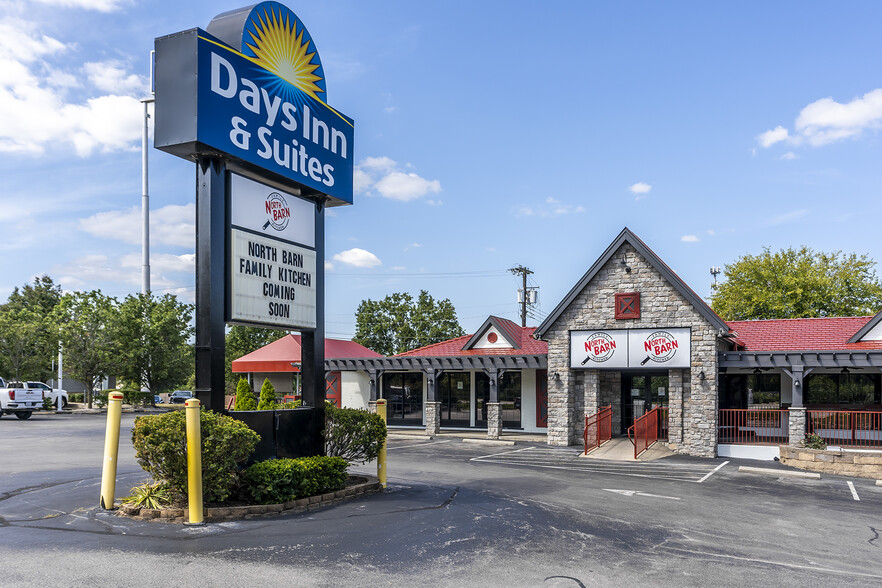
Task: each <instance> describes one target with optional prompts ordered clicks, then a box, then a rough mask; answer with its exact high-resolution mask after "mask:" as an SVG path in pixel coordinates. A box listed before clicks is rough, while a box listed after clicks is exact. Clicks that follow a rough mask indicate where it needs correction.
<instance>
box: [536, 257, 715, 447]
mask: <svg viewBox="0 0 882 588" xmlns="http://www.w3.org/2000/svg"><path fill="white" fill-rule="evenodd" d="M623 255H624V256H626V258H627V265H628V266H630V268H631V271H630V272H626V271H625V268H624V266H623V264H622V263H621V261H622V256H623ZM619 292H640V311H641V316H640V319H637V320H634V319H629V320H621V319H620V320H617V319H616V318H615V294H616V293H619ZM658 327H689V328H691V331H692V357H691V366H692V369H691V370H682V372H683V375H682V380H683V381H682V383H681V390H680V391H678V394H680V395H681V396H680V397H682V423H683V426H682V441H681V442H680V443H679V444H675V445H676V451H678V452H680V453H686V454H689V455H697V456H703V457H713V456H714V455H715V454H716V437H717V414H718V411H717V406H718V404H717V345H718V343H717V333H716V330H715V329H714V328H713V327H712V326H711V325H710V324H709V323H708V322H707V321H706V320H705V319H704V317H703V316H701V314H699V312H698V311H697V310H696V309H695V308H693V307H692V305H691V304H690V303H689V302H688V301H687V300H686V299H685V298H684V297H683V296H682V295H681V294H680V293H679V292H678V291H677V290H676V289H675V288H674V287H673V286H672V285H671V284H669V283H667V282H666V281H665V280H664V279H663V278H662V276H661V274H659V273H658V271H656V270H655V268H653V267H652V265H651V264H649V263H648V262H647V261H646V260H645V259H644V258H643V257H642V256H640V255H639V254H638V253H637V251H636V250H635V249H634V248H633V247H632V246H631V245H630V244H628V243H625V244H623V245H622V247H620V248H619V250H618V251H617V252H616V253H615V255H613V256H612V257H611V258H610V260H609V261H608V262H607V263H606V265H604V266H603V267H602V268H601V269H600V271H598V272H597V274H596V275H595V276H594V279H593V280H592V281H591V282H590V283H589V284H588V285H587V286H586V287H585V288H584V289H583V290H582V292H580V293H579V294H578V295H577V296H576V298H575V299H574V300H573V302H572V304H570V306H569V307H568V308H566V309H565V310H564V312H563V313H561V315H560V317H559V318H558V319H557V321H555V323H554V324H552V325H551V327H550V328H549V329H548V330H547V332H546V333H545V336H544V339H546V340H547V341H548V373H549V374H551V375H553V374H554V373H555V372H556V373H557V374H559V376H560V379H559V380H557V379H555V378H554V377H550V378H549V385H548V443H549V444H550V445H560V446H565V445H573V444H576V443H578V442H579V441H580V440H581V438H582V429H583V427H584V422H585V411H586V409H588V410H590V409H592V408H593V407H596V406H597V405H598V404H612V405H613V411H614V413H613V418H614V419H618V420H617V421H615V422H620V420H621V395H620V389H621V386H620V385H616V383H615V382H616V379H617V378H618V381H619V382H620V381H621V380H620V377H621V374H620V373H619V372H606V371H605V370H599V371H601V374H600V375H599V376H598V381H599V386H598V387H597V388H599V389H596V388H594V386H593V384H592V383H591V382H592V379H593V376H590V375H589V374H588V373H586V370H571V369H570V367H569V355H570V337H569V332H570V331H571V330H593V329H651V328H658ZM701 371H704V373H705V380H704V381H700V380H699V376H698V374H699V373H700V372H701ZM586 378H588V380H587V382H588V385H586ZM597 394H599V398H598V396H597ZM592 395H593V396H592ZM616 408H618V413H616ZM614 427H615V424H614ZM614 430H615V429H614ZM679 435H680V434H679V433H678V437H679Z"/></svg>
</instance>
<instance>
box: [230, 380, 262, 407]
mask: <svg viewBox="0 0 882 588" xmlns="http://www.w3.org/2000/svg"><path fill="white" fill-rule="evenodd" d="M256 408H257V400H256V399H255V398H254V393H253V392H252V391H251V385H250V384H249V383H248V380H246V379H245V378H239V383H238V384H237V385H236V404H235V406H234V407H233V410H254V409H256Z"/></svg>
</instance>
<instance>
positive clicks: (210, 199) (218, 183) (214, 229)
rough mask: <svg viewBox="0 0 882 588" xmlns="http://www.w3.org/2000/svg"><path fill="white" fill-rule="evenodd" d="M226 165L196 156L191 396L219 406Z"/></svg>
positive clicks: (222, 389) (222, 392)
mask: <svg viewBox="0 0 882 588" xmlns="http://www.w3.org/2000/svg"><path fill="white" fill-rule="evenodd" d="M225 183H226V166H225V165H224V162H223V161H222V160H221V159H218V158H216V157H200V158H199V159H198V160H197V161H196V397H197V398H198V399H199V400H200V401H201V403H202V405H203V406H204V407H205V408H207V409H209V410H214V411H216V412H223V411H224V409H225V406H224V395H225V391H226V385H225V382H224V344H225V340H224V326H225V323H224V310H225V287H226V286H225V279H224V277H225V275H226V273H225V270H226V240H225V238H224V235H225V231H226V185H225Z"/></svg>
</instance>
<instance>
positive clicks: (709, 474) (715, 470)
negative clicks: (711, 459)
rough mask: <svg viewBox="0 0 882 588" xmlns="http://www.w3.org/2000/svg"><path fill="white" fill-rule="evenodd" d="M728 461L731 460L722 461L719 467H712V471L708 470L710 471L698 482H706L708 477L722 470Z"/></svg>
mask: <svg viewBox="0 0 882 588" xmlns="http://www.w3.org/2000/svg"><path fill="white" fill-rule="evenodd" d="M727 463H729V462H728V461H724V462H723V463H721V464H720V465H718V466H717V467H715V468H714V469H712V470H711V471H709V472H708V473H707V474H706V475H705V476H704V477H703V478H702V479H700V480H699V481H698V483H699V484H701V483H702V482H704V481H705V480H707V479H708V478H710V477H711V476H713V475H714V474H716V473H717V472H718V471H720V470H721V469H722V468H723V466H724V465H726V464H727Z"/></svg>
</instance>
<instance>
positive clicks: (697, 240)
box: [680, 235, 701, 243]
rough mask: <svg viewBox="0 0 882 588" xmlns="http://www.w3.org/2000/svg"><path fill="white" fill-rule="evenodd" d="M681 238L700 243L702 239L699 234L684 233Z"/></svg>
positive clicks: (688, 241)
mask: <svg viewBox="0 0 882 588" xmlns="http://www.w3.org/2000/svg"><path fill="white" fill-rule="evenodd" d="M680 240H681V241H683V242H684V243H698V242H699V241H701V239H699V238H698V235H683V236H682V237H680Z"/></svg>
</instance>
